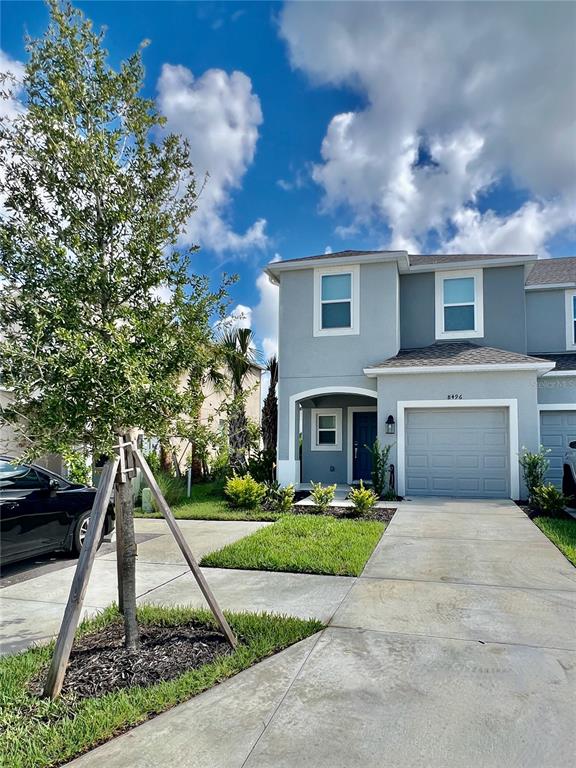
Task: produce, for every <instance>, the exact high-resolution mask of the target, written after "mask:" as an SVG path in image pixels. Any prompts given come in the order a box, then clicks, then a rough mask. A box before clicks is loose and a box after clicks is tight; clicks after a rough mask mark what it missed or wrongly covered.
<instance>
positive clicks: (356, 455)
mask: <svg viewBox="0 0 576 768" xmlns="http://www.w3.org/2000/svg"><path fill="white" fill-rule="evenodd" d="M354 458H355V459H357V458H358V443H354Z"/></svg>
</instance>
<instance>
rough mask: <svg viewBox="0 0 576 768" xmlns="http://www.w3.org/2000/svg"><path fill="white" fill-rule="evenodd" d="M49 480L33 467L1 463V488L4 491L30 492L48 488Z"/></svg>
mask: <svg viewBox="0 0 576 768" xmlns="http://www.w3.org/2000/svg"><path fill="white" fill-rule="evenodd" d="M48 484H49V483H48V479H47V478H46V475H41V474H40V473H38V472H36V470H35V469H32V467H25V466H22V465H18V464H12V463H10V462H9V461H0V488H1V489H2V490H3V491H29V490H33V489H35V488H36V489H37V488H47V487H48Z"/></svg>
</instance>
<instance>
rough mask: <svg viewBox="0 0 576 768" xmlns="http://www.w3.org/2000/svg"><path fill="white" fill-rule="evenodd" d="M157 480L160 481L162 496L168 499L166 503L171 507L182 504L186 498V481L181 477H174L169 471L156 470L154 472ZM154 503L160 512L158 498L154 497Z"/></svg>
mask: <svg viewBox="0 0 576 768" xmlns="http://www.w3.org/2000/svg"><path fill="white" fill-rule="evenodd" d="M154 477H155V479H156V482H157V483H158V485H159V487H160V490H161V491H162V496H164V498H165V499H166V503H167V504H168V506H169V507H176V506H177V505H178V504H181V503H182V502H183V501H184V499H185V498H186V481H185V480H183V479H182V478H181V477H174V476H173V475H169V474H168V473H167V472H156V473H155V474H154ZM152 503H153V505H154V509H155V510H156V512H160V509H159V508H158V505H157V504H156V500H155V499H154V498H153V500H152Z"/></svg>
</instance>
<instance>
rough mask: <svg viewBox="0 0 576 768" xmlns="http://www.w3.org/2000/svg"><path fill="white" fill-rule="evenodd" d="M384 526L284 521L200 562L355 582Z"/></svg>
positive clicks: (298, 518) (325, 519) (315, 518)
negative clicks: (340, 577) (337, 578)
mask: <svg viewBox="0 0 576 768" xmlns="http://www.w3.org/2000/svg"><path fill="white" fill-rule="evenodd" d="M385 527H386V526H385V524H384V523H380V522H377V521H371V520H370V521H365V520H336V519H335V518H334V517H330V516H328V515H327V516H320V515H287V516H284V517H283V518H282V519H281V520H278V522H276V523H274V525H269V526H266V528H261V529H260V530H259V531H256V533H253V534H252V535H251V536H246V537H245V538H243V539H240V540H239V541H237V542H235V543H234V544H229V545H227V546H226V547H223V548H222V549H219V550H218V551H217V552H211V553H210V554H208V555H206V556H205V557H203V558H202V563H201V564H202V565H208V566H213V567H215V568H246V569H249V570H262V571H290V572H293V573H323V574H333V575H337V576H358V575H359V574H360V573H361V572H362V569H363V568H364V566H365V564H366V561H367V560H368V558H369V557H370V555H371V554H372V551H373V549H374V547H375V546H376V544H377V543H378V541H379V539H380V536H382V533H383V531H384V528H385Z"/></svg>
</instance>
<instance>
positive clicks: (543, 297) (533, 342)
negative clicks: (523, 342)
mask: <svg viewBox="0 0 576 768" xmlns="http://www.w3.org/2000/svg"><path fill="white" fill-rule="evenodd" d="M565 302H566V297H565V293H564V291H563V290H547V291H527V292H526V327H527V333H528V354H530V355H537V354H538V353H541V354H543V353H547V352H548V353H554V352H566V303H565Z"/></svg>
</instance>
